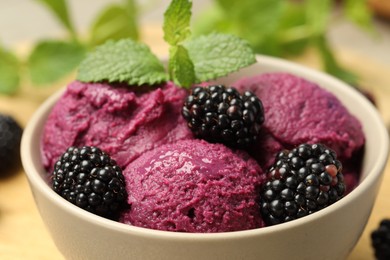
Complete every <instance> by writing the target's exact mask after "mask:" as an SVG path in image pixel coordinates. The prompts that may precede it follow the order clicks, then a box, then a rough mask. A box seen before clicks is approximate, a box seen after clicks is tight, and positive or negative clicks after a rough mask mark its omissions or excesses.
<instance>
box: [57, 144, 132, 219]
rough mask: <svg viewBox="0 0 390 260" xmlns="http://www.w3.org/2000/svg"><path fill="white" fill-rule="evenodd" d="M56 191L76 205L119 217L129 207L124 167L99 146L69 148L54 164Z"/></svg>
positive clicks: (111, 216)
mask: <svg viewBox="0 0 390 260" xmlns="http://www.w3.org/2000/svg"><path fill="white" fill-rule="evenodd" d="M52 185H53V189H54V191H55V192H57V193H58V194H59V195H60V196H61V197H63V198H65V199H66V200H68V201H69V202H71V203H73V204H75V205H76V206H78V207H80V208H83V209H85V210H88V211H89V212H92V213H95V214H97V215H100V216H102V217H106V218H109V219H117V218H118V216H119V214H120V212H121V211H122V210H123V209H125V208H126V207H127V191H126V186H125V180H124V177H123V174H122V170H121V168H120V167H119V166H118V165H117V163H116V162H115V160H113V159H112V158H111V157H110V156H109V155H108V154H106V153H105V152H103V151H102V150H100V149H99V148H97V147H93V146H84V147H81V148H78V147H73V146H72V147H69V148H68V149H67V150H66V152H65V153H63V154H62V156H61V158H60V159H59V160H58V161H57V162H56V164H55V166H54V173H53V179H52Z"/></svg>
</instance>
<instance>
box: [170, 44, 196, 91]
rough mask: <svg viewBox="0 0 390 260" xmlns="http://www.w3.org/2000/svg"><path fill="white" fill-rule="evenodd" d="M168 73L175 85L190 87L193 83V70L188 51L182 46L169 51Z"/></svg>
mask: <svg viewBox="0 0 390 260" xmlns="http://www.w3.org/2000/svg"><path fill="white" fill-rule="evenodd" d="M170 52H171V53H170V57H171V58H170V59H169V64H168V66H169V71H170V75H171V79H172V80H173V82H175V84H176V85H179V86H182V87H190V86H191V85H192V84H193V83H194V82H195V70H194V64H193V63H192V61H191V59H190V57H189V55H188V51H187V50H186V49H185V48H184V47H183V46H182V45H179V46H177V47H173V48H171V49H170Z"/></svg>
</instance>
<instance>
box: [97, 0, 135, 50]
mask: <svg viewBox="0 0 390 260" xmlns="http://www.w3.org/2000/svg"><path fill="white" fill-rule="evenodd" d="M129 2H133V1H129ZM136 18H137V15H136V10H135V6H134V8H131V5H130V3H129V4H128V5H127V6H122V5H110V6H108V7H107V8H105V9H104V10H103V11H102V12H101V13H100V14H99V15H98V17H97V18H96V20H95V21H94V23H93V25H92V28H91V29H90V32H91V36H90V44H91V45H99V44H101V43H103V42H105V41H107V40H108V39H112V40H119V39H122V38H132V39H134V40H137V39H138V37H139V33H138V24H137V19H136Z"/></svg>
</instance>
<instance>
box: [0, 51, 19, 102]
mask: <svg viewBox="0 0 390 260" xmlns="http://www.w3.org/2000/svg"><path fill="white" fill-rule="evenodd" d="M19 83H20V64H19V61H18V59H17V57H16V56H15V55H14V54H13V53H11V52H9V51H6V50H4V49H2V48H1V47H0V93H3V94H6V95H12V94H15V93H16V91H17V90H18V87H19Z"/></svg>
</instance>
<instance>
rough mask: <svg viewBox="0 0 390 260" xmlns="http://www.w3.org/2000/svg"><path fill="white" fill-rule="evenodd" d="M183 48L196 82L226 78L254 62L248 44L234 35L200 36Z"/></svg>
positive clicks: (254, 58)
mask: <svg viewBox="0 0 390 260" xmlns="http://www.w3.org/2000/svg"><path fill="white" fill-rule="evenodd" d="M185 47H186V48H187V50H188V53H189V56H190V58H191V60H192V61H193V63H194V66H195V75H196V79H197V82H201V81H208V80H211V79H215V78H218V77H222V76H226V75H227V74H229V73H231V72H234V71H237V70H239V69H241V68H243V67H246V66H248V65H250V64H252V63H255V62H256V57H255V54H254V53H253V51H252V49H251V48H250V46H249V44H248V42H246V41H244V40H242V39H241V38H238V37H236V36H234V35H228V34H209V35H207V36H200V37H199V38H195V39H193V40H191V41H188V42H187V43H186V44H185Z"/></svg>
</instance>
